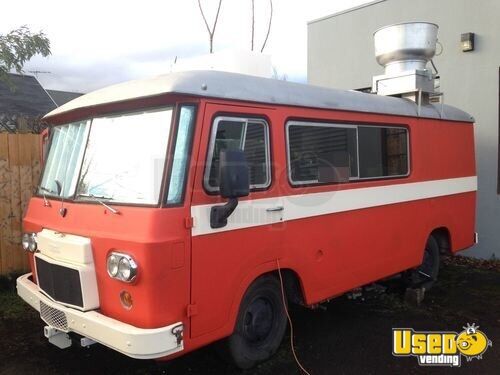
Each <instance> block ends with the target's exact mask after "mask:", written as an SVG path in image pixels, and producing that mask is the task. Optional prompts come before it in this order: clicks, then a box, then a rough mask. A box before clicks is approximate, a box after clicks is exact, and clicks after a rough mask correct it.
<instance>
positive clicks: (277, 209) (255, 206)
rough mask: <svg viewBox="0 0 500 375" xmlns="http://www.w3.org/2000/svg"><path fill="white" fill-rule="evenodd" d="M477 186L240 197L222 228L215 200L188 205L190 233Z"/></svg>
mask: <svg viewBox="0 0 500 375" xmlns="http://www.w3.org/2000/svg"><path fill="white" fill-rule="evenodd" d="M476 190H477V177H476V176H470V177H460V178H450V179H444V180H432V181H422V182H411V183H405V184H396V185H383V186H374V187H367V188H358V189H348V190H339V191H328V192H321V193H310V194H300V195H289V196H282V197H273V198H263V199H255V200H245V201H240V202H239V204H238V207H237V208H236V210H235V211H234V212H233V214H232V215H231V216H230V217H229V218H228V221H227V225H226V226H225V227H223V228H218V229H212V228H211V227H210V209H211V207H212V206H215V204H207V205H199V206H192V207H191V216H192V217H193V218H194V227H193V229H192V235H193V236H201V235H204V234H210V233H218V232H225V231H229V230H236V229H243V228H250V227H255V226H259V225H267V224H272V223H278V222H283V221H288V220H296V219H303V218H308V217H313V216H319V215H327V214H333V213H336V212H345V211H352V210H360V209H364V208H370V207H379V206H384V205H388V204H396V203H404V202H411V201H416V200H420V199H428V198H435V197H442V196H447V195H454V194H460V193H467V192H471V191H476Z"/></svg>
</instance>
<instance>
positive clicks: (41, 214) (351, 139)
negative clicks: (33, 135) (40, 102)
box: [17, 71, 477, 368]
mask: <svg viewBox="0 0 500 375" xmlns="http://www.w3.org/2000/svg"><path fill="white" fill-rule="evenodd" d="M46 120H47V121H48V123H50V145H49V150H48V153H47V157H46V161H45V166H44V170H43V173H42V177H41V179H40V184H39V187H38V189H37V191H36V194H35V196H34V197H33V198H32V199H31V201H30V203H29V207H28V210H27V213H26V215H25V217H24V230H25V234H24V235H23V247H24V248H25V249H26V250H27V251H28V254H29V259H30V264H31V273H29V274H26V275H24V276H21V277H20V278H19V279H18V280H17V290H18V294H19V295H20V296H21V298H22V299H24V300H25V301H26V302H27V303H28V304H30V305H31V306H32V307H33V308H34V309H36V310H38V311H39V312H40V316H41V319H42V320H43V321H44V322H45V323H46V327H45V335H46V336H47V337H48V338H49V340H50V341H51V342H52V343H54V344H56V345H58V346H59V347H62V348H64V347H67V346H69V345H70V344H71V342H72V340H71V339H72V338H73V341H74V338H75V337H78V338H80V339H81V343H82V344H83V345H89V344H91V343H93V342H97V343H101V344H103V345H106V346H108V347H110V348H112V349H114V350H116V351H119V352H121V353H123V354H125V355H128V356H130V357H134V358H154V359H168V358H173V357H176V356H179V355H182V354H185V353H188V352H190V351H192V350H195V349H196V348H199V347H201V346H204V345H207V344H209V343H212V342H215V341H217V340H221V339H225V340H226V344H227V347H228V349H229V353H230V355H231V356H232V357H233V359H234V361H235V362H236V364H237V365H238V366H240V367H242V368H248V367H251V366H253V365H254V364H256V363H257V362H259V361H261V360H264V359H266V358H268V357H269V356H270V355H271V354H272V353H273V352H274V351H276V349H277V348H278V346H279V344H280V342H281V340H282V338H283V335H284V332H285V330H286V326H287V321H286V311H285V305H284V303H283V299H282V293H283V294H284V295H285V296H286V299H287V301H288V302H289V303H300V304H302V305H304V306H307V307H313V306H316V305H317V304H319V303H321V302H322V301H325V300H328V299H330V298H332V297H335V296H339V295H342V294H344V293H346V292H348V291H350V290H352V289H354V288H357V287H360V286H362V285H366V284H369V283H372V282H374V281H376V280H379V279H382V278H385V277H388V276H391V275H395V274H399V273H402V272H403V273H404V274H405V275H406V278H405V280H407V281H408V282H409V283H410V284H411V285H424V286H425V287H429V286H430V285H431V284H432V282H433V281H434V280H435V279H436V277H437V274H438V267H439V255H440V254H441V253H449V254H453V253H456V252H457V251H459V250H462V249H465V248H468V247H470V246H472V245H473V244H474V241H475V233H474V222H475V200H476V190H477V182H476V170H475V159H474V135H473V119H472V117H471V116H470V115H468V114H467V113H465V112H463V111H461V110H459V109H456V108H453V107H451V106H446V105H436V104H430V103H427V104H424V103H421V104H416V103H415V102H412V101H409V100H407V99H403V98H396V97H388V96H379V95H373V94H365V93H360V92H353V91H342V90H334V89H327V88H320V87H314V86H309V85H303V84H297V83H290V82H285V81H279V80H272V79H265V78H258V77H252V76H247V75H240V74H234V73H223V72H216V71H198V72H181V73H173V74H169V75H165V76H160V77H158V78H154V79H149V80H140V81H132V82H127V83H123V84H119V85H115V86H111V87H108V88H104V89H101V90H98V91H95V92H92V93H90V94H87V95H84V96H82V97H79V98H77V99H75V100H73V101H71V102H69V103H67V104H65V105H63V106H61V107H59V108H57V109H56V110H54V111H53V112H51V113H49V114H48V115H47V116H46Z"/></svg>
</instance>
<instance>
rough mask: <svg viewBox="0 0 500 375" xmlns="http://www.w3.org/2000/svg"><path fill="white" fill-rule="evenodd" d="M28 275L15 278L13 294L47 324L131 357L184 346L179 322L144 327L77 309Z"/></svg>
mask: <svg viewBox="0 0 500 375" xmlns="http://www.w3.org/2000/svg"><path fill="white" fill-rule="evenodd" d="M30 276H31V273H29V274H26V275H23V276H21V277H19V278H18V279H17V294H18V295H19V296H20V297H21V298H22V299H23V300H24V301H25V302H27V303H28V304H30V305H31V307H33V308H34V309H35V310H37V311H38V312H40V313H41V318H42V319H43V320H44V321H45V322H46V323H47V324H48V325H49V326H52V327H54V328H57V329H58V330H61V331H64V332H75V333H77V334H79V335H82V336H84V337H88V338H90V339H92V340H94V341H96V342H99V343H101V344H103V345H105V346H107V347H109V348H111V349H114V350H116V351H118V352H120V353H123V354H125V355H127V356H129V357H132V358H138V359H151V358H161V357H166V356H168V355H170V354H173V353H177V352H179V351H181V350H183V349H184V343H183V340H182V329H183V326H182V323H181V322H179V323H175V324H171V325H169V326H166V327H161V328H153V329H144V328H137V327H134V326H132V325H130V324H126V323H123V322H120V321H118V320H115V319H112V318H109V317H107V316H105V315H102V314H100V313H98V312H96V311H87V312H82V311H78V310H75V309H72V308H69V307H65V306H62V305H61V304H59V303H57V302H54V301H52V300H51V299H49V298H48V297H46V296H45V295H44V294H43V293H41V292H40V291H39V290H38V286H37V285H36V284H35V283H33V282H32V281H31V280H30ZM41 310H42V311H41Z"/></svg>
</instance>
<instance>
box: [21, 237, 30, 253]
mask: <svg viewBox="0 0 500 375" xmlns="http://www.w3.org/2000/svg"><path fill="white" fill-rule="evenodd" d="M21 243H22V244H23V249H24V250H26V251H28V249H29V247H30V234H29V233H24V234H23V239H22V241H21Z"/></svg>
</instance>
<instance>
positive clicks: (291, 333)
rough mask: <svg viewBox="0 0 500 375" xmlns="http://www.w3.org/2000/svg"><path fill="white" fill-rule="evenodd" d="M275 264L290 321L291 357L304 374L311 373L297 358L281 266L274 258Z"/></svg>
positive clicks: (308, 374)
mask: <svg viewBox="0 0 500 375" xmlns="http://www.w3.org/2000/svg"><path fill="white" fill-rule="evenodd" d="M276 264H277V265H278V275H279V277H280V284H281V297H282V300H283V307H284V308H285V312H286V317H287V318H288V323H290V347H291V348H292V353H293V357H294V358H295V362H297V365H298V366H299V368H300V369H301V370H302V372H304V374H306V375H311V374H310V373H309V371H307V370H306V369H305V368H304V366H302V364H301V363H300V361H299V359H298V358H297V353H295V346H294V343H293V324H292V319H291V318H290V314H289V313H288V307H287V305H286V297H285V287H284V286H283V277H282V276H281V268H280V261H279V259H276Z"/></svg>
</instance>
